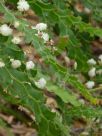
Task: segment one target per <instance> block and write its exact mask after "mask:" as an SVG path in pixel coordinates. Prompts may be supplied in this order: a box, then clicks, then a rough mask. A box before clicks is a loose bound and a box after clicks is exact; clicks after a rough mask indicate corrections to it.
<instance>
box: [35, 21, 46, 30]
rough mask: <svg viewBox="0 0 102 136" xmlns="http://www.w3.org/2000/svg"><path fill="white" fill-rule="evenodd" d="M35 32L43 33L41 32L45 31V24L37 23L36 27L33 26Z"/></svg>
mask: <svg viewBox="0 0 102 136" xmlns="http://www.w3.org/2000/svg"><path fill="white" fill-rule="evenodd" d="M35 28H36V30H38V31H43V30H46V29H47V24H45V23H38V24H37V25H36V26H35Z"/></svg>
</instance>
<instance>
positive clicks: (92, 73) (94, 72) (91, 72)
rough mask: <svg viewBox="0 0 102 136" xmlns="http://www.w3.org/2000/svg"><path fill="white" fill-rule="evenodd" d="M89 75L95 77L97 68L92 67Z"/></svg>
mask: <svg viewBox="0 0 102 136" xmlns="http://www.w3.org/2000/svg"><path fill="white" fill-rule="evenodd" d="M88 75H89V77H94V76H95V75H96V68H94V67H93V68H92V69H90V70H89V72H88Z"/></svg>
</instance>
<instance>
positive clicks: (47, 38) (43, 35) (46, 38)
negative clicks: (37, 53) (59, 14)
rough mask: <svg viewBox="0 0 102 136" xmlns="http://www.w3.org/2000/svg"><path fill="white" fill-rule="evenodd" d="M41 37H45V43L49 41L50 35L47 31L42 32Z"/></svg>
mask: <svg viewBox="0 0 102 136" xmlns="http://www.w3.org/2000/svg"><path fill="white" fill-rule="evenodd" d="M41 37H42V38H43V40H44V42H45V43H46V42H48V41H49V35H48V34H47V33H42V36H41Z"/></svg>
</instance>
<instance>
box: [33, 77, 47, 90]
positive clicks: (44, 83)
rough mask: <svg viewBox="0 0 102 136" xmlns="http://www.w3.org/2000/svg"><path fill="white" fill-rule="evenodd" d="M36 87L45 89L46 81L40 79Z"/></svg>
mask: <svg viewBox="0 0 102 136" xmlns="http://www.w3.org/2000/svg"><path fill="white" fill-rule="evenodd" d="M35 85H36V86H37V87H38V88H41V89H43V88H44V87H45V85H46V80H45V79H44V78H40V79H39V80H38V81H37V82H35Z"/></svg>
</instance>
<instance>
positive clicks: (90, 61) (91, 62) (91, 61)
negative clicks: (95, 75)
mask: <svg viewBox="0 0 102 136" xmlns="http://www.w3.org/2000/svg"><path fill="white" fill-rule="evenodd" d="M87 63H88V64H89V65H96V61H95V60H94V59H93V58H92V59H89V60H88V61H87Z"/></svg>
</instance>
